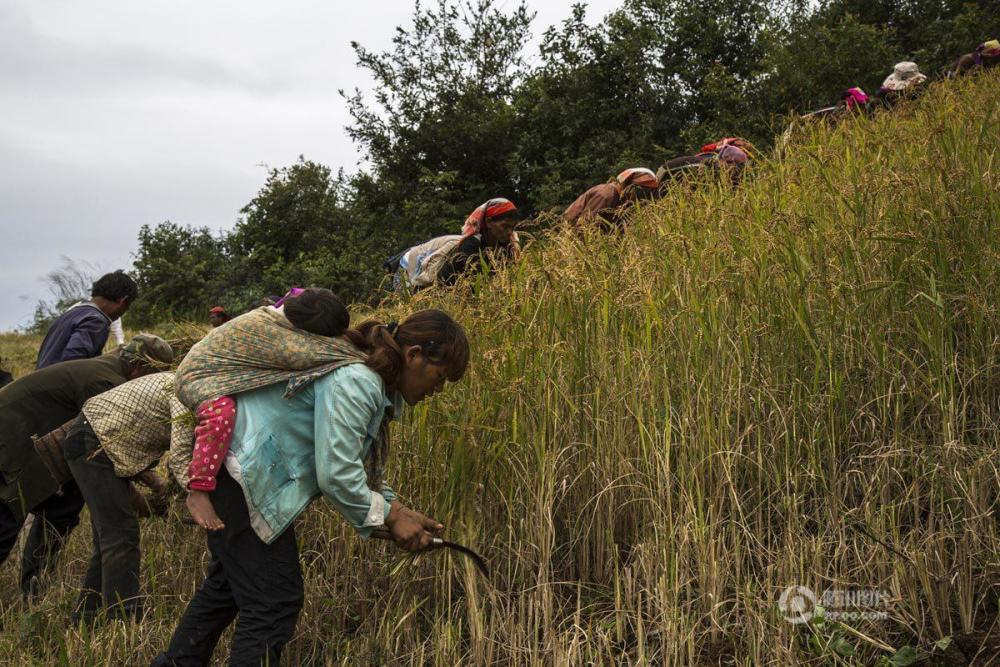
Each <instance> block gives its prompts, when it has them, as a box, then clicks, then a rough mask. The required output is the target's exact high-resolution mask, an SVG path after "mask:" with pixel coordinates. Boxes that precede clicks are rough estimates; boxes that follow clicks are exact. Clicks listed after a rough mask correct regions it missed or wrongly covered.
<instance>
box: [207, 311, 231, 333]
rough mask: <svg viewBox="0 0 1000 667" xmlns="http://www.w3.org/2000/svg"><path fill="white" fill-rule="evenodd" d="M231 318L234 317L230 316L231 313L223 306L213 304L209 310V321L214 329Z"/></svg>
mask: <svg viewBox="0 0 1000 667" xmlns="http://www.w3.org/2000/svg"><path fill="white" fill-rule="evenodd" d="M230 319H232V318H231V317H229V313H227V312H226V309H225V308H223V307H222V306H212V307H211V308H210V309H209V311H208V323H209V324H211V325H212V328H213V329H214V328H215V327H221V326H222V325H223V324H225V323H226V322H228V321H229V320H230Z"/></svg>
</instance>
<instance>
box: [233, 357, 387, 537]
mask: <svg viewBox="0 0 1000 667" xmlns="http://www.w3.org/2000/svg"><path fill="white" fill-rule="evenodd" d="M284 391H285V383H281V384H276V385H272V386H269V387H263V388H261V389H255V390H253V391H248V392H244V393H242V394H237V395H236V426H235V428H234V429H233V440H232V445H231V447H230V450H229V453H228V454H227V455H226V460H225V464H226V469H227V470H228V471H229V474H230V475H232V476H233V478H234V479H235V480H236V481H237V482H238V483H239V484H240V486H241V487H243V494H244V496H245V498H246V501H247V507H248V509H249V510H250V521H251V525H252V526H253V529H254V532H256V533H257V535H258V536H259V537H260V538H261V539H262V540H264V542H267V543H271V542H273V541H274V540H275V539H277V537H278V536H279V535H281V533H283V532H284V531H285V529H286V528H288V526H290V525H291V523H292V521H294V520H295V518H296V517H297V516H298V515H299V514H301V513H302V510H304V509H305V508H306V506H308V505H309V503H310V502H312V500H313V499H314V498H316V497H318V496H320V495H321V494H322V495H325V496H326V497H327V499H328V500H329V501H330V502H331V503H332V504H333V506H334V507H336V508H337V510H338V511H339V512H340V513H341V514H343V515H344V517H345V518H346V519H347V520H348V522H350V524H351V525H352V526H354V528H355V529H356V530H357V531H358V533H360V534H361V535H362V536H365V537H367V536H368V535H369V534H370V533H371V530H372V528H373V527H374V526H381V525H383V524H384V523H385V518H386V517H387V516H388V515H389V503H391V502H392V500H393V499H394V498H395V493H393V491H392V489H390V488H389V487H387V486H383V488H382V492H381V493H377V492H374V491H372V490H370V489H369V488H368V484H367V475H366V473H365V468H364V463H363V461H364V459H365V457H366V456H367V455H368V453H369V452H370V450H371V448H372V447H375V446H377V443H378V435H379V428H380V426H381V424H382V420H383V418H384V417H385V416H386V415H387V413H388V416H390V417H398V416H399V415H400V414H401V412H402V408H403V400H402V397H401V396H400V395H399V394H398V393H396V392H393V394H392V397H391V398H390V397H389V396H387V395H386V391H385V385H384V384H383V382H382V379H381V378H380V377H379V376H378V375H377V374H376V373H375V372H374V371H372V370H371V369H370V368H368V367H367V366H365V365H364V364H360V363H358V364H350V365H348V366H342V367H341V368H338V369H337V370H335V371H333V372H332V373H330V374H328V375H325V376H323V377H322V378H320V379H319V380H317V381H316V382H314V383H312V384H311V385H309V386H308V387H306V388H305V389H303V390H302V391H301V392H299V393H298V394H296V395H295V396H293V397H291V398H289V399H285V398H283V397H282V395H283V394H284Z"/></svg>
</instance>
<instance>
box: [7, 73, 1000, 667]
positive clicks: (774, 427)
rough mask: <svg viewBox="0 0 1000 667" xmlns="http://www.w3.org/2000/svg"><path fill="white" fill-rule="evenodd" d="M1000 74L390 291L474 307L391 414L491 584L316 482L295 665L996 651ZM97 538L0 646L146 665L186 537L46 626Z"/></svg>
mask: <svg viewBox="0 0 1000 667" xmlns="http://www.w3.org/2000/svg"><path fill="white" fill-rule="evenodd" d="M998 84H1000V77H998V76H996V75H983V76H977V77H971V78H968V79H965V80H961V81H957V82H949V83H945V84H936V85H934V86H933V87H932V89H931V90H930V91H929V92H928V93H927V94H926V95H925V96H924V97H923V98H921V99H920V100H918V101H917V102H916V103H913V104H908V105H904V107H903V108H900V109H898V110H897V111H895V112H893V113H881V114H877V115H876V116H875V117H874V118H871V119H869V118H864V117H857V118H853V119H851V120H850V121H848V122H845V123H842V124H841V125H840V126H838V127H836V128H834V129H831V128H828V127H826V126H823V125H817V126H813V127H808V128H806V129H805V130H804V131H803V132H802V133H800V134H799V135H798V137H797V138H796V139H795V140H794V141H793V143H792V144H791V145H790V146H789V147H788V148H787V150H786V151H785V154H784V156H783V157H782V158H781V159H773V160H764V162H763V164H759V165H758V166H757V167H756V169H755V171H754V176H753V178H752V179H751V180H750V181H749V182H747V183H745V184H744V186H743V187H741V188H739V189H736V190H733V189H730V188H729V187H727V186H725V185H722V184H718V183H697V184H695V183H692V184H689V185H681V186H679V187H677V188H675V189H674V191H673V192H672V193H671V194H670V195H669V196H668V197H667V198H665V199H664V200H663V201H661V202H657V203H655V204H651V205H648V206H646V207H645V208H643V209H641V210H639V211H638V212H637V214H636V216H635V217H634V219H633V221H632V222H631V224H630V225H629V227H628V229H627V231H626V232H625V233H623V234H621V235H613V236H609V235H599V234H595V235H591V236H587V237H585V238H581V237H579V236H578V235H576V234H573V233H568V232H564V231H559V230H548V231H540V232H539V233H538V237H537V238H536V239H534V240H533V241H532V242H529V243H528V244H527V247H526V249H525V252H524V257H523V261H521V262H519V263H518V264H516V265H514V266H511V267H509V269H507V270H506V271H504V272H501V273H499V274H498V275H495V276H494V277H493V279H492V280H490V281H487V280H486V279H484V278H482V277H478V278H475V279H472V280H471V281H470V282H469V283H467V284H466V285H465V286H464V287H462V288H459V289H456V290H454V291H451V292H443V291H429V292H425V293H421V294H419V295H418V296H417V297H415V298H413V299H412V300H411V301H410V302H407V303H400V304H395V305H391V306H385V308H386V310H384V311H383V312H382V313H381V314H383V315H387V316H400V315H403V314H405V313H406V312H408V311H409V310H411V309H413V308H417V307H423V306H429V305H435V306H441V307H444V308H446V309H447V310H449V311H450V312H452V313H453V314H454V315H455V316H456V317H457V318H458V319H459V320H460V321H461V322H463V323H464V324H465V325H466V326H467V328H468V330H469V332H470V338H471V340H472V342H473V347H474V354H473V360H474V363H473V365H472V367H471V369H470V373H469V375H468V377H467V378H466V379H465V380H463V382H462V384H461V385H459V386H456V387H453V388H452V389H451V390H450V391H446V392H445V393H444V394H443V395H441V396H440V397H438V398H435V399H433V400H432V401H430V403H429V404H427V405H425V406H422V407H420V408H418V409H416V410H415V411H414V412H412V413H411V414H409V415H408V416H407V417H406V419H405V420H404V421H403V423H402V424H401V426H399V427H397V428H396V429H395V430H394V437H393V442H394V445H393V451H392V455H391V459H390V462H389V465H390V469H389V471H388V476H389V478H390V480H392V481H393V482H394V483H395V484H394V485H395V486H396V487H398V488H399V490H400V491H401V492H402V493H403V494H404V497H405V498H406V500H407V501H408V502H409V503H412V504H413V506H414V507H417V508H423V509H426V510H427V511H428V512H430V513H431V514H432V515H434V516H436V517H437V518H439V519H441V520H442V521H444V523H445V524H446V525H447V526H448V529H449V534H450V535H451V536H452V537H453V539H457V540H460V541H463V542H467V543H469V544H470V546H473V547H474V548H476V549H477V550H479V551H481V552H482V553H484V554H485V555H486V556H487V557H489V558H490V559H491V563H492V568H493V571H494V573H495V575H494V577H495V579H494V581H493V582H492V583H487V582H485V581H483V580H482V579H481V578H479V576H478V575H477V573H476V572H475V570H474V569H473V568H472V566H471V564H469V563H467V562H464V561H463V560H462V559H460V558H452V557H450V556H448V555H446V554H442V553H436V554H433V555H426V556H422V557H419V558H416V559H413V558H410V557H408V556H405V555H401V552H398V551H395V550H393V549H392V548H390V547H387V546H386V545H385V544H383V543H365V542H363V541H361V540H359V539H357V538H356V537H354V536H353V535H351V534H349V530H348V529H346V528H345V525H344V524H343V522H342V521H341V520H340V519H339V518H338V517H337V515H336V513H335V512H334V511H333V510H332V509H331V508H329V507H328V506H326V505H325V504H323V503H322V502H319V503H317V504H316V505H314V506H313V508H312V509H311V510H310V511H308V512H307V513H306V515H305V516H304V518H303V520H301V521H300V522H299V524H298V525H297V527H296V531H297V535H298V538H299V540H300V542H301V544H302V553H303V567H304V571H305V577H306V582H307V584H306V585H307V601H306V608H305V609H304V611H303V613H302V616H301V618H300V620H299V625H298V632H297V634H296V637H295V639H294V641H293V643H292V644H291V645H289V646H288V647H287V649H286V657H285V659H286V660H287V663H288V664H290V665H313V664H316V665H322V664H334V665H355V664H411V665H428V664H433V665H456V664H469V665H487V664H502V665H507V664H511V665H582V664H602V665H604V664H622V665H626V664H627V665H640V664H649V665H658V664H672V665H709V664H727V665H746V666H748V667H749V666H752V665H768V664H817V665H818V664H829V665H834V664H841V665H843V664H855V665H874V664H880V663H881V664H893V665H905V664H914V663H915V661H917V660H919V659H921V658H922V657H930V658H931V659H932V660H933V664H963V665H964V664H985V663H986V662H987V657H988V656H995V655H996V654H997V646H998V639H997V636H996V630H995V627H994V625H995V623H996V620H997V596H996V593H995V590H996V587H997V584H998V583H1000V581H998V575H997V563H998V550H1000V539H998V524H997V521H996V518H995V514H994V513H995V507H996V503H997V489H998V488H1000V487H998V473H997V470H998V469H1000V455H998V449H997V444H998V443H997V433H998V421H1000V402H998V399H997V396H998V393H997V388H998V387H1000V365H998V363H997V359H998V358H1000V357H998V354H997V352H998V350H997V346H998V341H1000V311H998V310H997V307H996V294H997V293H998V291H1000V263H998V261H997V260H998V257H1000V162H998V161H1000V156H998V153H997V147H996V137H997V136H998V133H1000V118H998V116H997V115H996V113H995V92H994V91H995V90H996V89H997V86H998ZM0 344H2V345H3V350H4V356H6V350H7V349H8V348H9V346H10V345H11V344H12V342H11V340H10V339H8V338H4V339H2V342H0ZM13 344H16V342H15V343H13ZM84 523H85V522H84ZM87 533H88V529H86V528H85V527H81V528H80V529H79V530H78V531H77V533H76V534H75V535H74V536H73V540H72V544H71V547H70V548H69V549H68V550H67V555H66V557H65V562H64V566H63V567H62V568H61V569H60V572H59V574H58V576H57V577H56V578H55V580H54V581H53V582H52V586H51V588H50V589H49V592H48V593H47V594H46V595H45V596H44V597H43V598H42V599H41V600H40V601H38V602H37V604H35V605H34V606H32V607H31V608H29V609H23V608H21V607H19V606H18V605H17V604H15V603H14V602H13V601H12V597H13V596H12V595H8V596H6V597H7V599H6V600H3V601H2V604H4V605H6V606H5V607H4V608H3V609H2V610H0V623H2V626H3V629H4V632H3V636H2V638H0V662H2V663H4V664H32V665H74V666H80V665H117V664H143V663H145V662H147V661H148V660H149V659H150V658H151V657H152V656H153V655H154V654H155V652H156V651H158V650H160V649H162V648H163V647H164V646H165V645H166V642H167V641H168V638H169V636H170V633H171V631H172V629H173V627H174V625H175V623H176V620H177V618H178V616H179V614H180V613H181V610H182V609H183V607H184V603H185V601H186V600H187V599H189V597H190V596H191V594H192V592H193V589H194V586H195V585H196V584H197V583H198V582H200V580H201V576H202V572H203V567H204V565H205V562H206V552H205V549H204V544H203V537H202V535H201V534H200V531H199V530H198V529H196V528H194V527H192V526H186V525H182V524H180V523H179V522H178V521H177V520H176V517H171V518H169V519H168V520H153V521H148V522H146V523H145V524H144V526H143V547H144V560H145V569H144V582H145V587H146V592H147V593H148V594H149V595H150V596H151V600H150V604H149V605H148V607H150V608H151V613H150V616H149V617H148V618H147V619H146V621H145V622H144V623H143V624H142V625H141V626H136V625H116V624H111V625H106V626H102V627H99V628H98V629H97V630H95V631H93V632H83V631H81V630H79V629H76V628H69V629H67V627H66V618H67V615H68V610H69V607H70V605H71V603H72V601H73V595H74V590H75V587H76V586H77V585H78V583H79V581H80V578H81V576H82V572H83V569H84V567H85V564H86V562H85V561H86V557H87V554H88V553H89V546H90V542H89V539H88V535H87ZM12 560H13V559H12ZM15 578H16V567H15V564H14V563H13V562H12V563H10V564H8V565H7V566H6V567H4V568H3V569H2V570H0V583H2V588H3V590H6V591H14V590H16V584H15V581H16V579H15ZM793 584H797V585H803V586H808V587H809V588H811V589H812V590H813V591H816V592H817V594H818V593H820V592H821V591H824V590H826V589H832V588H839V589H850V590H858V589H874V590H879V591H884V592H885V593H886V594H887V595H888V602H887V603H886V604H885V605H884V606H882V607H879V608H878V609H877V610H878V611H885V612H886V613H887V618H886V619H883V620H874V621H857V622H855V621H850V622H848V621H843V620H838V621H834V620H832V619H830V618H829V611H830V610H829V609H828V610H827V615H826V616H824V615H823V614H818V615H817V616H816V617H814V618H813V620H812V621H810V622H809V623H806V624H802V625H793V624H790V623H788V622H787V621H785V620H784V619H783V618H782V616H783V615H782V613H781V612H780V611H779V610H778V608H777V601H778V598H779V596H780V594H781V593H782V591H784V590H785V589H786V588H787V587H788V586H790V585H793ZM223 641H225V638H224V640H223Z"/></svg>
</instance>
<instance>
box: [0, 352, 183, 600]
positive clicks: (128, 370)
mask: <svg viewBox="0 0 1000 667" xmlns="http://www.w3.org/2000/svg"><path fill="white" fill-rule="evenodd" d="M172 360H173V351H172V350H171V349H170V346H169V345H168V344H167V343H166V341H164V340H163V339H162V338H159V337H157V336H152V335H149V334H140V335H139V336H136V337H135V338H133V339H132V341H131V342H130V343H129V344H128V345H126V346H125V347H124V348H122V349H121V350H120V351H116V352H112V353H110V354H105V355H103V356H100V357H97V358H96V359H79V360H75V361H66V362H62V363H59V364H55V365H53V366H49V367H47V368H44V369H42V370H40V371H35V372H34V373H30V374H28V375H25V376H24V377H22V378H20V379H18V380H15V381H14V382H12V383H11V384H9V385H7V386H6V387H4V388H3V389H0V563H3V562H4V561H5V560H6V559H7V556H8V555H9V554H10V552H11V550H12V549H13V548H14V544H15V543H16V541H17V536H18V533H19V532H20V530H21V525H22V524H23V522H24V519H25V517H26V516H27V515H28V514H33V515H34V517H35V520H34V523H33V525H32V526H31V531H30V533H29V534H28V540H27V542H26V543H25V546H24V554H23V556H22V558H21V591H22V593H23V594H24V595H25V596H26V597H27V596H29V595H30V594H31V593H32V592H33V591H34V590H35V589H36V587H37V583H35V580H36V578H37V577H38V576H40V575H41V574H42V573H43V571H44V570H46V569H48V567H49V566H50V565H51V562H52V560H53V559H54V557H55V555H56V553H58V551H59V547H60V545H61V542H62V540H63V539H65V538H66V536H68V535H69V533H70V531H72V530H73V528H74V527H75V526H76V525H77V523H79V515H80V511H81V510H82V509H83V505H84V501H83V496H82V495H81V493H80V489H79V487H77V485H76V483H75V482H73V481H71V480H70V481H68V482H66V483H60V482H59V481H58V480H59V475H58V474H57V473H56V472H54V469H53V464H52V461H51V457H47V458H48V460H47V459H46V458H43V454H46V453H49V452H47V450H45V449H42V450H39V449H37V448H36V444H35V440H36V438H38V437H40V436H45V435H46V434H48V433H49V432H50V431H53V430H55V429H57V428H58V427H59V426H61V425H63V424H65V423H66V422H68V421H69V420H71V419H73V418H75V417H76V416H77V415H78V414H79V413H80V410H81V409H82V407H83V404H84V403H85V402H86V401H87V399H89V398H91V397H92V396H96V395H97V394H100V393H102V392H104V391H107V390H108V389H111V388H112V387H116V386H118V385H120V384H122V383H123V382H126V381H128V380H131V379H134V378H137V377H140V376H142V375H146V374H148V373H151V372H155V371H157V370H163V369H164V368H165V367H166V366H167V365H169V364H170V362H171V361H172ZM63 465H64V464H63Z"/></svg>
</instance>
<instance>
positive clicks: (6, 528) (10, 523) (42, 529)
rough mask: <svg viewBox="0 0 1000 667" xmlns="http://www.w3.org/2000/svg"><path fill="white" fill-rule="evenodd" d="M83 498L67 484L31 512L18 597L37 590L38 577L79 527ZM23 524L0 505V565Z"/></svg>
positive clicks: (75, 486)
mask: <svg viewBox="0 0 1000 667" xmlns="http://www.w3.org/2000/svg"><path fill="white" fill-rule="evenodd" d="M83 504H84V502H83V495H82V494H81V493H80V488H79V487H78V486H77V485H76V482H72V481H70V482H67V483H66V484H64V485H63V487H62V489H61V493H59V494H56V495H53V496H49V497H48V498H46V499H45V500H44V501H42V502H41V503H39V504H38V505H36V506H35V507H33V508H32V509H31V512H30V513H31V514H32V515H34V517H35V520H34V521H33V522H32V524H31V530H29V531H28V539H27V541H26V542H25V543H24V553H23V554H22V555H21V595H22V596H23V597H24V598H25V599H28V598H29V597H30V596H32V595H34V594H35V593H37V592H38V590H39V589H40V587H41V577H42V575H44V574H46V573H47V572H49V571H50V570H51V569H52V566H53V565H54V564H55V561H56V557H57V556H58V555H59V550H60V549H61V548H62V545H63V542H65V541H66V538H67V537H69V534H70V533H71V532H72V531H73V529H74V528H76V526H77V524H78V523H80V512H81V511H83ZM22 525H23V521H22V520H21V519H20V518H15V516H14V513H13V512H11V511H10V507H8V506H7V504H6V503H0V564H2V563H3V562H4V561H6V560H7V556H9V555H10V552H11V551H12V550H13V549H14V545H15V544H17V536H18V535H19V534H20V533H21V527H22Z"/></svg>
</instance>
